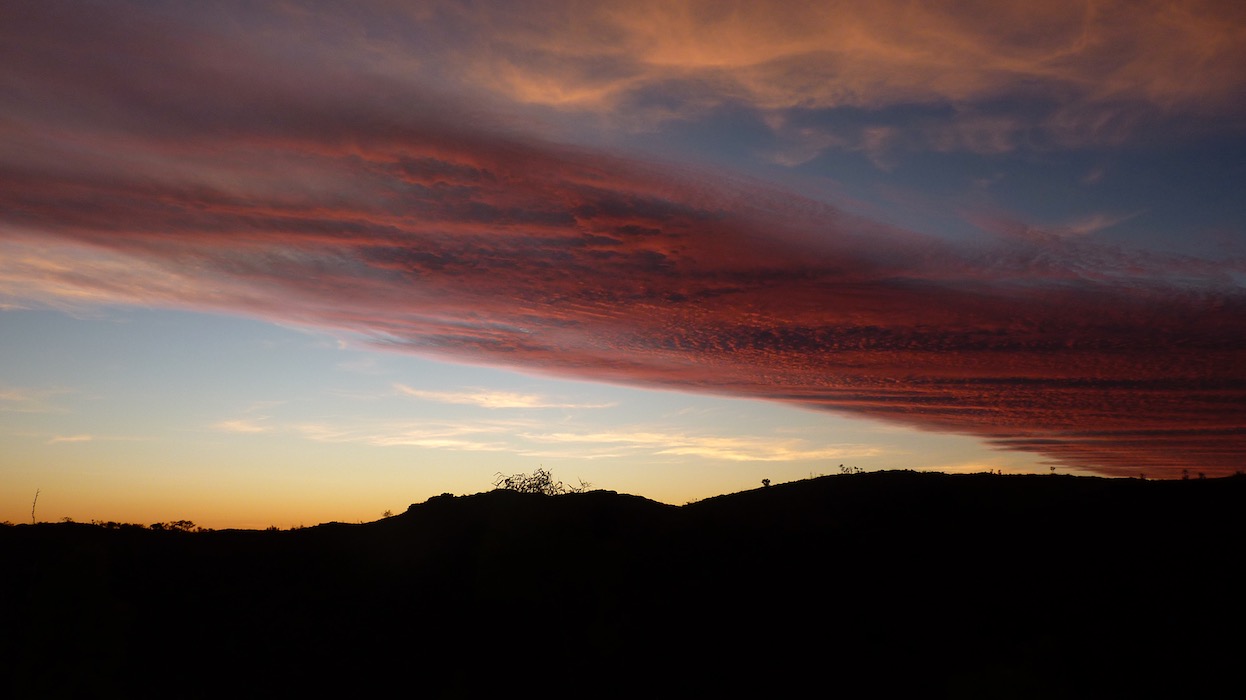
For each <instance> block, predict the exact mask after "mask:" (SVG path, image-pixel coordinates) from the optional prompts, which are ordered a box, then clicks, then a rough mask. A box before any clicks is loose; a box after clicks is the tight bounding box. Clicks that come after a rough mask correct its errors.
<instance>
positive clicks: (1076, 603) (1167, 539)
mask: <svg viewBox="0 0 1246 700" xmlns="http://www.w3.org/2000/svg"><path fill="white" fill-rule="evenodd" d="M1244 505H1246V478H1243V477H1240V476H1239V477H1231V478H1224V479H1207V480H1190V481H1142V480H1128V479H1099V478H1090V477H1071V476H998V475H987V474H978V475H944V474H932V473H916V472H898V471H893V472H875V473H866V474H855V475H841V476H832V477H823V478H819V479H811V480H807V481H800V482H794V483H789V484H778V485H774V486H770V487H768V488H762V489H756V490H752V491H746V492H742V493H736V494H731V495H725V496H719V497H716V498H711V499H707V500H704V501H700V502H697V503H692V504H689V505H686V506H682V507H674V506H668V505H664V504H660V503H656V502H653V501H649V500H647V499H644V498H640V497H637V496H629V495H623V494H617V493H614V492H610V491H593V492H589V493H582V494H567V495H561V496H541V495H534V494H522V493H516V492H511V491H492V492H487V493H482V494H476V495H472V496H460V497H453V496H440V497H436V498H432V499H429V500H428V501H426V502H424V503H421V504H416V505H412V506H411V507H410V508H409V509H408V510H407V511H406V512H405V513H402V514H400V515H396V516H393V517H390V518H386V519H384V520H380V521H377V522H373V523H365V524H355V525H348V524H340V523H330V524H326V525H319V526H316V527H311V528H305V529H300V530H292V531H240V530H227V531H217V532H201V533H188V532H168V531H166V532H159V531H151V530H144V529H137V528H134V529H105V528H100V527H95V526H91V525H80V524H68V523H66V524H40V525H37V526H29V525H26V526H9V527H3V528H0V553H2V554H3V557H4V561H5V563H6V564H5V573H4V575H3V577H2V579H0V594H3V600H4V601H5V604H4V606H3V610H2V612H0V623H2V625H0V627H2V629H3V630H4V633H3V635H0V644H2V645H3V646H2V647H0V658H2V659H3V664H4V665H5V668H2V669H0V670H3V671H5V673H3V675H2V677H3V678H4V679H5V682H6V684H7V685H8V686H9V688H11V689H12V691H13V694H12V695H10V696H11V697H82V696H86V695H92V696H113V697H138V696H160V697H220V696H222V695H230V696H244V697H250V696H270V695H277V696H286V695H294V694H307V693H314V694H317V695H323V694H326V693H329V694H343V695H345V694H350V695H352V696H356V695H360V694H361V693H362V692H367V691H369V690H371V691H375V692H389V690H388V689H390V688H391V687H396V688H398V689H400V690H401V691H402V692H403V694H410V695H418V696H420V697H483V696H486V695H496V694H497V693H500V692H504V693H519V692H521V691H527V690H535V691H539V692H541V693H542V694H543V695H545V696H575V697H688V696H697V697H700V696H706V695H715V694H730V695H732V696H736V695H741V694H758V695H763V696H765V697H795V696H798V695H801V696H803V695H807V694H810V693H814V694H817V695H843V696H845V697H862V696H884V697H896V696H907V697H982V698H1003V697H1034V698H1050V697H1061V698H1067V697H1096V698H1101V697H1117V696H1120V697H1123V696H1132V695H1135V694H1145V695H1147V696H1152V697H1154V696H1157V693H1158V696H1163V695H1165V694H1168V695H1169V696H1171V697H1198V696H1204V693H1206V694H1211V692H1212V690H1213V689H1214V688H1218V687H1220V685H1221V684H1223V683H1226V682H1227V683H1231V684H1233V685H1231V686H1229V687H1238V688H1239V689H1240V674H1239V673H1238V670H1237V669H1238V668H1239V667H1240V663H1241V660H1242V658H1243V652H1244V651H1246V644H1244V643H1243V641H1242V630H1243V629H1246V627H1244V626H1243V623H1246V602H1244V601H1243V590H1244V589H1243V586H1242V584H1243V579H1242V574H1241V573H1240V572H1239V568H1240V566H1241V565H1240V559H1241V551H1242V544H1243V535H1244V534H1246V523H1244V521H1243V518H1244V516H1246V510H1244V509H1243V506H1244ZM394 684H396V685H394Z"/></svg>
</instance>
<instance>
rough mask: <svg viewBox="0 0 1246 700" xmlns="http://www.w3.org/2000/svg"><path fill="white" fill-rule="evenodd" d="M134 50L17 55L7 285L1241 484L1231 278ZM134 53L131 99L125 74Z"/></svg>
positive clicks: (1235, 297) (1229, 266) (1237, 306)
mask: <svg viewBox="0 0 1246 700" xmlns="http://www.w3.org/2000/svg"><path fill="white" fill-rule="evenodd" d="M70 29H72V30H73V31H71V32H69V35H70V38H72V36H73V32H75V31H76V32H79V33H87V34H90V33H91V32H90V30H89V28H87V27H85V26H82V25H78V26H75V27H70ZM7 36H8V33H6V35H5V37H6V38H7ZM131 38H132V40H133V41H134V42H135V45H134V46H132V49H133V51H132V53H130V54H127V56H123V57H114V58H111V59H110V60H109V61H108V62H106V64H107V65H106V66H105V67H104V68H101V67H99V66H92V65H89V64H88V65H83V66H81V71H82V73H80V72H79V71H78V70H77V69H75V70H72V71H71V70H67V69H66V68H65V66H62V65H60V64H58V63H56V61H49V60H45V59H46V58H47V57H48V56H49V55H50V56H53V57H55V56H59V55H61V54H56V53H55V52H52V53H51V54H48V53H47V49H46V48H45V47H44V46H43V45H42V44H40V43H38V42H18V43H16V44H9V47H10V48H9V49H8V52H9V53H10V54H13V55H10V56H8V58H9V59H13V60H11V61H9V62H7V63H6V64H5V65H6V66H8V67H7V68H2V69H0V76H2V77H3V78H4V80H5V83H4V84H5V85H8V86H17V87H14V88H11V94H12V95H14V99H12V100H8V101H6V105H8V106H6V107H5V112H4V113H3V119H0V136H2V138H0V143H4V144H7V145H5V146H4V148H3V150H0V234H2V236H3V238H0V246H7V247H8V248H9V249H10V251H17V252H19V253H20V255H18V254H13V255H10V256H8V257H6V258H4V259H3V261H2V262H0V291H6V292H8V293H9V294H24V295H30V296H37V295H40V294H42V295H65V294H70V293H72V294H85V295H88V296H89V297H90V298H103V299H111V300H126V301H134V302H140V303H145V304H164V305H177V306H190V307H199V308H208V307H210V308H215V309H223V310H227V311H231V312H237V313H247V314H254V315H261V316H266V317H270V318H276V319H283V320H293V321H298V322H303V323H308V324H315V325H319V326H322V327H331V328H337V329H344V330H348V331H351V332H355V333H359V334H362V335H364V336H366V337H369V338H371V339H372V340H373V341H374V342H376V343H379V344H384V345H386V346H389V347H399V348H403V349H408V350H410V351H412V352H421V353H428V354H433V355H439V356H442V357H446V358H449V359H453V360H457V361H470V362H481V363H491V364H500V365H506V366H511V367H516V368H521V369H527V370H533V371H540V372H548V373H555V374H564V375H574V376H577V377H585V378H593V379H598V380H604V381H613V382H625V383H631V384H640V385H649V386H660V387H668V388H676V389H682V390H689V391H702V392H715V393H723V394H731V395H737V396H748V397H755V398H759V399H767V400H776V401H786V402H792V403H797V404H801V405H806V406H811V407H816V408H825V409H829V410H837V411H844V412H851V413H856V414H859V415H864V416H869V417H876V418H881V419H885V420H891V421H898V422H902V423H905V424H908V425H912V426H917V427H920V428H925V429H930V430H941V431H955V432H960V433H968V434H973V435H977V436H981V437H983V438H985V439H987V440H990V441H992V442H994V443H995V444H998V445H1000V446H1001V447H1008V448H1012V449H1022V450H1028V451H1033V452H1037V453H1041V454H1043V455H1047V456H1049V457H1051V458H1053V459H1056V460H1059V461H1063V462H1067V463H1070V464H1077V465H1081V466H1085V467H1090V468H1094V469H1097V470H1099V471H1102V472H1104V473H1108V474H1122V475H1135V474H1137V473H1138V472H1139V471H1145V472H1147V473H1151V474H1157V475H1158V474H1160V473H1161V472H1163V471H1165V470H1178V469H1182V468H1190V469H1196V470H1199V471H1205V472H1208V473H1213V474H1215V473H1226V472H1231V471H1234V470H1236V469H1238V468H1240V467H1241V465H1242V463H1243V456H1244V455H1246V435H1244V433H1243V428H1244V427H1246V416H1244V415H1243V407H1244V406H1246V401H1244V399H1246V350H1243V348H1246V295H1243V293H1242V291H1241V287H1240V285H1237V284H1235V283H1234V282H1233V275H1235V274H1240V273H1241V272H1242V271H1243V267H1244V265H1243V264H1242V262H1241V261H1227V262H1209V261H1202V260H1196V259H1190V258H1180V257H1175V256H1161V255H1155V254H1146V253H1142V252H1138V251H1124V250H1117V249H1111V248H1107V247H1103V246H1098V245H1094V244H1092V243H1089V242H1086V241H1079V240H1074V239H1060V238H1054V237H1048V238H1044V237H1036V236H1028V237H1019V238H1016V239H1002V238H1001V239H999V240H997V241H994V242H992V243H989V244H983V245H982V246H981V247H980V248H977V249H968V248H964V247H955V246H952V245H950V244H947V243H945V242H941V241H939V240H937V239H934V238H931V237H927V236H923V235H920V234H917V233H912V232H904V231H897V230H894V229H889V228H886V227H884V226H881V225H877V224H873V223H871V222H868V221H862V220H857V219H853V218H851V217H848V216H845V215H844V214H842V213H841V212H838V211H836V210H834V209H832V208H830V207H827V206H825V205H822V204H819V203H816V202H812V201H809V200H806V199H802V198H800V197H797V196H794V195H790V194H786V193H783V192H778V191H773V190H769V189H766V188H763V187H759V186H756V185H752V184H749V183H741V182H733V181H730V180H728V179H726V178H723V177H715V176H709V175H707V174H705V173H698V172H693V171H688V170H679V169H676V168H673V167H670V166H664V165H660V164H656V163H643V162H636V161H629V160H626V159H623V158H620V157H617V156H612V155H608V154H604V153H600V152H591V151H587V150H583V149H573V148H567V147H559V146H555V145H552V144H549V143H544V142H539V141H535V140H527V139H522V138H518V137H507V136H496V135H489V134H488V133H486V132H485V131H484V130H482V129H480V128H477V127H474V126H473V124H474V122H473V120H466V119H464V120H460V122H459V123H457V124H455V125H454V126H449V124H452V123H453V122H451V121H450V120H449V119H447V118H446V116H445V115H444V114H443V112H445V111H446V109H447V108H446V107H439V108H437V109H435V110H427V109H421V108H419V107H418V106H419V105H420V104H421V100H419V99H417V98H419V96H420V95H421V94H422V93H415V92H412V91H411V90H410V88H409V87H403V86H397V85H394V84H393V83H391V82H388V81H386V80H383V79H380V78H367V79H362V78H361V79H358V80H356V81H354V83H352V85H350V86H349V87H344V86H342V85H340V84H338V83H336V82H334V80H335V77H334V75H333V74H332V72H329V73H327V74H326V75H325V80H326V82H325V84H318V85H311V86H309V85H307V84H306V83H303V82H299V81H290V80H288V79H287V78H285V77H283V75H284V74H282V73H281V71H276V72H275V73H274V72H273V71H271V70H270V71H267V72H263V71H261V72H258V73H255V74H253V72H251V71H248V70H243V69H242V68H239V67H238V66H240V65H246V63H247V62H246V61H245V60H242V59H243V58H245V52H246V50H247V48H246V47H245V46H232V45H231V46H222V45H217V44H213V43H211V42H207V43H202V42H201V43H199V44H195V45H193V46H191V47H189V48H186V47H178V46H174V45H173V44H170V43H169V42H164V41H157V40H153V39H152V38H151V36H149V35H148V34H146V33H141V32H140V33H138V34H137V35H136V36H133V37H131ZM205 41H206V40H205ZM86 45H89V42H88V43H87V44H86ZM138 49H145V50H146V51H147V53H146V54H144V53H143V52H142V51H139V50H138ZM231 51H236V52H240V54H241V55H235V56H234V58H233V60H232V61H230V62H227V64H226V65H223V66H222V65H221V64H220V63H219V62H217V61H216V58H212V60H209V58H205V57H219V56H221V55H233V54H231ZM136 56H143V58H142V59H141V61H142V62H144V68H143V70H142V71H141V72H140V73H139V77H138V78H135V77H134V76H133V75H131V74H130V73H128V72H126V71H125V70H122V68H124V67H126V66H127V65H129V63H130V62H134V61H140V59H139V58H136ZM19 59H20V60H19ZM256 61H257V62H259V61H260V57H256ZM146 62H151V63H152V65H147V64H146ZM261 63H262V62H261ZM263 65H265V66H268V65H270V64H267V63H264V64H263ZM15 66H16V67H15ZM153 66H155V67H153ZM274 76H276V77H274ZM136 81H138V82H136ZM87 82H90V83H91V85H92V89H91V90H90V91H87V92H80V91H79V88H81V87H82V86H83V85H84V84H86V83H87ZM395 91H400V93H401V94H403V95H405V97H406V99H404V100H402V101H401V103H397V102H395V101H394V100H392V99H386V98H381V97H377V96H376V95H390V94H394V93H395ZM136 95H137V96H138V98H135V96H136ZM161 95H165V96H168V97H169V99H167V100H162V99H158V98H160V97H161ZM343 95H348V96H349V99H346V98H343ZM132 98H133V101H132V102H127V100H129V99H132ZM139 98H141V99H139ZM81 110H87V112H86V113H85V114H98V115H99V116H98V117H90V116H82V115H83V114H84V113H83V112H82V111H81ZM67 115H77V116H67ZM44 117H47V118H48V119H49V121H48V122H47V123H46V124H45V126H46V128H41V125H40V119H42V118H44ZM16 144H20V146H19V145H16Z"/></svg>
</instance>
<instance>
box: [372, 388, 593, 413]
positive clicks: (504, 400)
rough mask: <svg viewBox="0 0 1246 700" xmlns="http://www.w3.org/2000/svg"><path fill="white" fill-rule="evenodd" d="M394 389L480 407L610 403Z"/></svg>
mask: <svg viewBox="0 0 1246 700" xmlns="http://www.w3.org/2000/svg"><path fill="white" fill-rule="evenodd" d="M394 389H396V390H397V391H398V393H400V394H402V395H403V396H410V397H412V398H417V399H423V400H425V401H434V402H437V403H450V404H466V405H470V406H479V407H481V408H609V407H611V406H613V405H615V404H611V403H574V402H564V401H553V400H550V399H548V398H546V397H544V396H541V395H539V394H521V393H517V392H511V391H494V390H489V389H468V390H464V391H427V390H423V389H413V388H411V387H409V386H407V385H405V384H395V385H394Z"/></svg>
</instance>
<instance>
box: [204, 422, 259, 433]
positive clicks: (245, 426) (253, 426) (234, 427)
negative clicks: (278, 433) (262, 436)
mask: <svg viewBox="0 0 1246 700" xmlns="http://www.w3.org/2000/svg"><path fill="white" fill-rule="evenodd" d="M212 427H213V428H214V429H216V430H220V431H224V432H227V433H244V434H247V433H267V432H271V431H272V430H273V427H272V426H269V425H264V424H262V423H259V422H256V421H247V420H223V421H221V422H219V423H216V424H214V425H213V426H212Z"/></svg>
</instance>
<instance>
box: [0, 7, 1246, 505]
mask: <svg viewBox="0 0 1246 700" xmlns="http://www.w3.org/2000/svg"><path fill="white" fill-rule="evenodd" d="M1244 190H1246V3H1241V2H1235V1H1227V2H1180V1H1177V0H1170V1H1160V2H1145V1H1136V0H1131V1H1121V2H1114V1H1111V0H1103V1H1078V2H1072V1H1070V2H1060V1H1058V0H1042V1H1041V2H1040V1H1037V0H1035V1H1031V2H996V1H990V2H985V1H984V2H934V3H924V2H913V1H901V0H868V1H863V2H836V3H831V2H825V3H823V2H790V1H782V2H761V1H750V2H738V3H737V2H727V1H709V2H673V1H671V0H661V1H655V2H643V1H636V0H632V1H629V2H617V3H616V2H575V1H573V0H566V1H563V2H559V1H551V2H522V3H521V2H500V1H499V2H407V1H399V0H389V1H387V0H362V1H359V0H357V1H355V2H350V3H335V2H285V1H280V2H279V1H275V0H274V1H271V2H262V1H248V2H243V1H241V0H239V1H236V2H235V1H231V0H221V1H218V2H210V3H204V2H192V1H189V0H187V1H177V2H175V1H169V2H126V1H124V0H108V1H107V2H91V1H89V0H75V1H73V2H57V1H51V0H37V1H31V2H23V1H21V0H16V1H9V2H5V3H3V5H0V494H2V496H3V498H2V499H0V520H8V521H11V522H29V520H30V509H31V503H32V499H33V497H34V495H35V492H36V490H38V491H39V493H40V496H39V501H38V518H39V519H40V520H59V519H60V518H62V517H72V518H74V519H77V520H80V521H85V520H90V519H101V520H124V521H134V522H144V523H147V522H154V521H158V520H172V519H182V518H185V519H190V520H194V521H195V522H197V523H199V524H201V525H205V526H212V527H264V526H267V525H270V524H275V525H278V526H281V527H288V526H291V525H298V524H307V525H311V524H315V523H318V522H324V521H329V520H342V521H348V522H354V521H359V520H375V519H376V518H378V517H380V515H381V513H382V511H384V510H386V509H390V510H393V511H395V512H397V511H400V510H402V509H405V508H406V506H407V505H408V504H410V503H413V502H421V501H423V500H425V499H427V498H428V497H429V496H433V495H437V494H439V493H442V492H451V493H456V494H463V493H475V492H478V491H482V490H486V489H488V488H489V487H490V484H491V482H492V481H493V478H494V474H495V473H497V472H504V473H515V472H530V471H532V470H533V469H536V468H538V467H542V466H544V467H545V468H547V469H550V470H551V471H553V473H554V474H555V476H557V477H559V478H561V479H563V480H565V481H568V482H570V483H573V484H574V483H578V479H584V480H586V481H588V482H591V483H592V484H593V485H594V486H596V487H601V488H607V489H612V490H616V491H620V492H628V493H635V494H639V495H643V496H647V497H649V498H653V499H656V500H660V501H664V502H668V503H676V504H680V503H684V502H686V501H689V500H693V499H699V498H704V497H707V496H711V495H716V494H719V493H726V492H732V491H739V490H742V489H747V488H754V487H757V486H759V485H760V482H761V479H763V478H769V479H770V480H772V481H773V482H776V483H777V482H783V481H790V480H794V479H799V478H805V477H808V476H809V475H811V474H826V473H835V472H837V471H838V467H839V465H840V464H846V465H851V466H857V467H860V468H862V469H867V470H873V469H887V468H913V469H937V470H942V471H985V470H988V469H990V470H1003V471H1004V472H1047V471H1048V469H1049V467H1050V466H1053V465H1054V466H1056V468H1057V471H1059V472H1061V473H1073V474H1101V475H1109V476H1129V477H1136V476H1138V475H1139V474H1140V473H1141V474H1145V475H1147V476H1148V477H1151V478H1179V477H1180V476H1181V473H1182V471H1183V470H1186V469H1188V470H1190V472H1191V473H1196V472H1203V473H1206V474H1207V475H1208V476H1216V475H1224V474H1231V473H1233V472H1234V471H1236V470H1238V469H1243V468H1246V191H1244Z"/></svg>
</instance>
